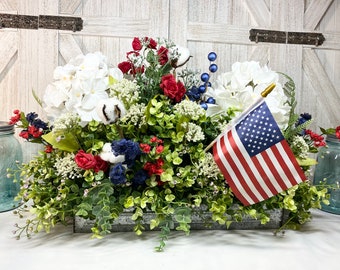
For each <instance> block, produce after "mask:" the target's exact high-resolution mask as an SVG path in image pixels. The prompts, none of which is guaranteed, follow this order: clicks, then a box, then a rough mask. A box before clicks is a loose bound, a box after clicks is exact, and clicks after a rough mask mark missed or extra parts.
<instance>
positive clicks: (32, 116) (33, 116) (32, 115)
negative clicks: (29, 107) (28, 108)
mask: <svg viewBox="0 0 340 270" xmlns="http://www.w3.org/2000/svg"><path fill="white" fill-rule="evenodd" d="M37 117H38V114H37V113H35V112H30V113H28V114H27V115H26V120H27V121H28V123H29V124H30V125H32V123H33V122H34V120H35V119H36V118H37Z"/></svg>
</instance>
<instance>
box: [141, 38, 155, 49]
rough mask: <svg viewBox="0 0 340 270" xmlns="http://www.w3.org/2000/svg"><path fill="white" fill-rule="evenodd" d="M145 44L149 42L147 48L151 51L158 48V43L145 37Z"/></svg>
mask: <svg viewBox="0 0 340 270" xmlns="http://www.w3.org/2000/svg"><path fill="white" fill-rule="evenodd" d="M144 42H145V43H147V42H148V45H147V47H148V48H149V49H156V47H157V42H156V41H155V40H154V39H152V38H148V37H145V38H144Z"/></svg>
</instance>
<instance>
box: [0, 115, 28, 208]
mask: <svg viewBox="0 0 340 270" xmlns="http://www.w3.org/2000/svg"><path fill="white" fill-rule="evenodd" d="M22 160H23V157H22V149H21V145H20V143H19V142H18V141H17V139H16V138H15V136H14V126H13V125H9V124H8V123H7V122H4V121H0V212H5V211H9V210H12V209H14V208H16V207H18V206H19V204H20V202H19V201H16V200H15V197H16V196H17V194H18V192H19V190H20V183H19V181H18V182H14V178H15V177H14V176H15V175H16V176H19V172H18V165H20V164H21V163H22ZM8 169H9V170H10V171H8ZM11 170H13V172H11Z"/></svg>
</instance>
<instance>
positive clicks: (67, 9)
mask: <svg viewBox="0 0 340 270" xmlns="http://www.w3.org/2000/svg"><path fill="white" fill-rule="evenodd" d="M0 13H13V14H23V15H35V16H37V15H62V16H79V17H82V18H83V20H84V27H83V30H82V31H81V32H75V33H73V32H69V31H56V30H45V29H39V30H26V29H0V102H1V103H0V104H1V107H0V110H1V111H0V113H1V118H2V119H4V120H7V119H8V118H9V117H10V116H11V115H12V111H13V109H15V108H18V109H21V110H23V111H25V112H29V111H36V112H38V113H39V114H40V115H41V116H42V117H43V113H42V111H41V109H40V108H39V106H38V105H37V103H36V102H35V101H34V98H33V96H32V94H31V92H32V90H34V91H36V92H37V94H38V95H40V96H42V94H43V92H44V90H45V87H46V85H47V84H48V83H49V82H50V81H51V80H52V73H53V70H54V68H55V67H56V66H57V65H60V64H64V63H65V62H66V61H68V60H69V59H70V58H72V57H74V56H76V55H77V54H79V53H87V52H91V51H97V50H100V51H102V52H103V53H104V54H106V55H107V56H108V58H109V60H110V62H111V63H112V64H114V65H115V64H117V63H118V62H120V61H122V60H123V59H124V57H125V53H126V51H128V50H129V49H130V48H131V45H130V43H131V40H132V38H133V37H135V36H151V37H168V38H170V39H172V40H173V41H175V42H176V43H178V44H180V45H183V46H187V47H189V49H190V51H191V54H192V55H193V56H194V57H193V58H192V59H191V61H190V63H189V66H190V67H191V68H196V69H200V70H202V71H204V70H207V68H208V61H207V60H206V59H207V58H206V57H207V54H208V53H209V52H210V51H215V52H216V53H217V54H218V61H217V64H218V65H219V69H220V70H221V71H223V70H224V71H227V70H230V68H231V65H232V63H233V62H235V61H245V60H256V61H259V62H261V64H268V65H269V67H270V68H271V69H273V70H276V71H281V72H285V73H287V74H288V75H290V76H291V77H292V78H293V79H294V81H295V83H296V86H297V98H298V112H301V113H303V112H309V113H311V114H312V116H313V118H314V119H315V121H314V123H313V127H314V128H317V127H318V126H322V127H331V126H336V125H339V124H340V116H339V112H338V109H339V105H340V76H338V75H339V70H340V0H238V1H233V0H59V1H57V0H0ZM251 28H260V29H269V30H280V31H305V32H314V31H317V32H321V33H323V35H324V36H325V38H326V41H325V42H324V44H323V45H322V46H319V47H314V46H307V45H292V44H271V43H258V44H256V43H253V42H251V41H250V40H249V30H250V29H251Z"/></svg>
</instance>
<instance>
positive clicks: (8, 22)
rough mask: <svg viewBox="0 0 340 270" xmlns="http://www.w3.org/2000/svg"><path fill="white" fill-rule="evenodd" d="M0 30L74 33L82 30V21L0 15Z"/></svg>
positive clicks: (46, 16)
mask: <svg viewBox="0 0 340 270" xmlns="http://www.w3.org/2000/svg"><path fill="white" fill-rule="evenodd" d="M0 28H22V29H38V28H45V29H57V30H70V31H73V32H76V31H81V30H82V29H83V20H82V18H79V17H67V16H48V15H39V16H29V15H16V14H4V13H2V14H0Z"/></svg>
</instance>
